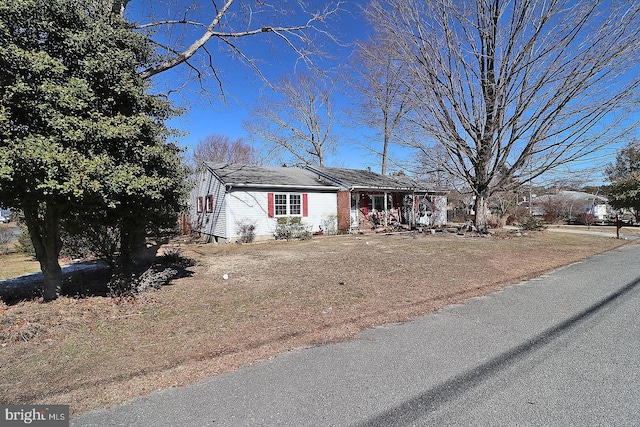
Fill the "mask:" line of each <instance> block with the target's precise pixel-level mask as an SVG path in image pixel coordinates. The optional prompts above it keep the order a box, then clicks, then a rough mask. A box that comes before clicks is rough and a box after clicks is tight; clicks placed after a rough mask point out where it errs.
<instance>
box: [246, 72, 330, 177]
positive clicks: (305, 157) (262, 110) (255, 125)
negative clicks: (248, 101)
mask: <svg viewBox="0 0 640 427" xmlns="http://www.w3.org/2000/svg"><path fill="white" fill-rule="evenodd" d="M332 97H333V91H332V87H331V84H330V82H329V81H328V80H327V79H326V78H324V76H321V75H315V74H311V73H306V72H299V73H296V74H292V75H290V76H285V77H283V78H282V79H281V80H280V82H279V84H278V86H277V91H276V92H275V93H274V94H273V95H272V96H265V97H263V98H262V99H261V100H260V101H258V103H257V105H256V106H255V107H254V109H253V110H252V111H251V112H250V117H249V119H247V120H245V121H244V123H243V125H244V127H245V129H246V130H247V131H248V132H249V133H250V134H251V135H252V136H253V137H254V138H256V139H257V140H260V141H263V142H264V143H265V144H266V146H267V149H268V150H267V153H266V154H265V156H264V157H265V158H267V159H269V158H273V157H274V156H278V155H284V158H285V159H286V158H287V157H289V158H291V157H293V158H294V159H295V160H297V161H300V162H303V163H309V164H318V165H320V166H324V160H325V154H326V153H327V152H331V151H332V150H333V149H334V148H335V144H336V138H335V136H334V135H333V133H332V132H333V126H334V124H335V122H336V117H335V116H336V115H335V112H334V110H333V101H332Z"/></svg>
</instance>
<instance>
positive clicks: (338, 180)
mask: <svg viewBox="0 0 640 427" xmlns="http://www.w3.org/2000/svg"><path fill="white" fill-rule="evenodd" d="M305 168H306V169H307V170H309V171H311V172H313V173H314V174H317V176H318V178H319V179H323V180H326V181H329V182H332V183H334V184H335V185H337V186H339V187H340V190H339V191H338V229H339V230H344V231H346V230H355V229H357V230H367V229H375V228H377V227H389V226H394V225H395V226H400V227H403V226H404V227H406V228H414V227H416V226H417V225H419V224H422V225H426V226H430V225H444V224H446V222H447V208H446V206H447V199H446V195H445V193H443V192H436V191H429V190H427V189H425V188H424V186H422V185H421V184H420V183H418V181H416V180H414V179H412V178H410V177H408V176H406V175H380V174H377V173H375V172H372V171H371V170H357V169H344V168H327V167H319V166H309V165H307V166H305ZM434 214H435V215H434Z"/></svg>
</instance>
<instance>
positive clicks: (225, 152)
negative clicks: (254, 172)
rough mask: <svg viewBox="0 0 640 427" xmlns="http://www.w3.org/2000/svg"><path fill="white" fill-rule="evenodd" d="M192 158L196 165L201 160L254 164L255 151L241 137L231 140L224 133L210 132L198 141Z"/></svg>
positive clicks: (200, 162)
mask: <svg viewBox="0 0 640 427" xmlns="http://www.w3.org/2000/svg"><path fill="white" fill-rule="evenodd" d="M192 160H193V163H194V165H195V166H196V167H197V166H198V165H200V164H202V162H214V163H239V164H245V165H252V164H256V162H257V160H256V152H255V150H254V148H253V147H252V146H251V145H248V144H245V143H244V141H243V140H242V138H237V139H236V140H234V141H232V140H231V138H229V137H228V136H225V135H219V134H212V135H209V136H207V137H206V138H205V139H203V140H201V141H199V142H198V145H196V147H195V148H194V149H193V155H192Z"/></svg>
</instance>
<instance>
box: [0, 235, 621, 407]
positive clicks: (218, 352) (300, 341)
mask: <svg viewBox="0 0 640 427" xmlns="http://www.w3.org/2000/svg"><path fill="white" fill-rule="evenodd" d="M624 243H625V242H624V241H622V240H615V239H611V238H603V237H598V236H592V235H579V234H565V233H548V232H547V233H536V234H533V235H530V236H528V237H517V238H516V237H511V236H510V235H504V236H502V237H495V236H494V237H487V238H477V237H476V238H467V237H461V236H457V235H454V234H442V233H439V234H437V235H435V236H425V235H416V236H414V235H411V234H398V235H388V236H387V235H376V236H361V237H355V236H338V237H325V238H317V239H313V240H310V241H303V242H273V241H272V242H265V243H257V244H251V245H226V246H216V245H186V246H183V251H184V252H185V254H186V255H188V256H191V257H193V258H195V259H196V260H197V265H196V266H195V267H192V271H193V275H192V277H187V278H182V279H179V280H177V281H175V282H174V283H173V284H172V285H170V286H165V287H163V288H162V289H161V290H159V291H156V292H150V293H146V294H144V295H142V296H141V297H139V298H136V299H124V300H123V299H111V298H105V297H91V298H85V299H72V298H59V299H58V300H56V301H54V302H51V303H48V304H40V303H36V302H22V303H19V304H16V305H13V306H2V307H0V314H1V317H0V345H1V348H0V354H1V357H2V361H3V363H2V364H1V366H0V401H2V402H7V403H13V404H25V403H32V404H38V403H41V404H52V403H56V404H69V405H71V412H72V413H73V414H78V413H82V412H85V411H88V410H91V409H96V408H101V407H105V406H110V405H114V404H118V403H122V402H124V401H127V400H129V399H131V398H134V397H136V396H141V395H145V394H148V393H150V392H153V391H154V390H158V389H164V388H168V387H174V386H182V385H185V384H189V383H192V382H194V381H197V380H200V379H203V378H205V377H207V376H210V375H216V374H220V373H222V372H228V371H231V370H235V369H238V368H239V367H241V366H244V365H248V364H253V363H256V362H258V361H261V360H265V359H268V358H271V357H274V356H276V355H277V354H279V353H282V352H285V351H288V350H291V349H295V348H299V347H304V346H310V345H321V344H325V343H331V342H337V341H343V340H348V339H352V338H354V336H355V335H356V334H357V333H358V332H359V331H361V330H363V329H364V328H368V327H372V326H375V325H381V324H386V323H392V322H404V321H408V320H411V319H413V318H415V317H417V316H419V315H423V314H427V313H431V312H433V311H435V310H438V309H440V308H442V307H444V306H446V305H448V304H452V303H456V302H460V301H463V300H465V299H468V298H470V297H473V296H477V295H483V294H486V293H489V292H492V291H495V290H497V289H500V288H502V287H504V286H506V285H509V284H512V283H516V282H519V281H522V280H524V279H528V278H532V277H535V276H538V275H540V274H542V273H544V272H546V271H549V270H551V269H554V268H557V267H559V266H562V265H565V264H569V263H572V262H575V261H578V260H580V259H583V258H585V257H588V256H590V255H593V254H595V253H599V252H602V251H606V250H610V249H613V248H615V247H618V246H620V245H622V244H624ZM2 260H4V258H2ZM225 274H227V275H228V276H227V277H228V279H224V275H225Z"/></svg>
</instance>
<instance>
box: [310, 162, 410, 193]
mask: <svg viewBox="0 0 640 427" xmlns="http://www.w3.org/2000/svg"><path fill="white" fill-rule="evenodd" d="M307 169H308V170H310V171H312V172H315V173H317V174H319V175H321V176H323V177H325V178H326V179H329V180H331V181H333V182H335V183H336V184H338V185H340V186H341V187H344V188H363V189H384V190H414V189H417V188H419V187H420V185H419V184H418V183H417V182H416V181H415V180H414V179H412V178H410V177H408V176H387V175H380V174H377V173H375V172H372V171H370V170H359V169H343V168H326V167H319V166H307Z"/></svg>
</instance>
